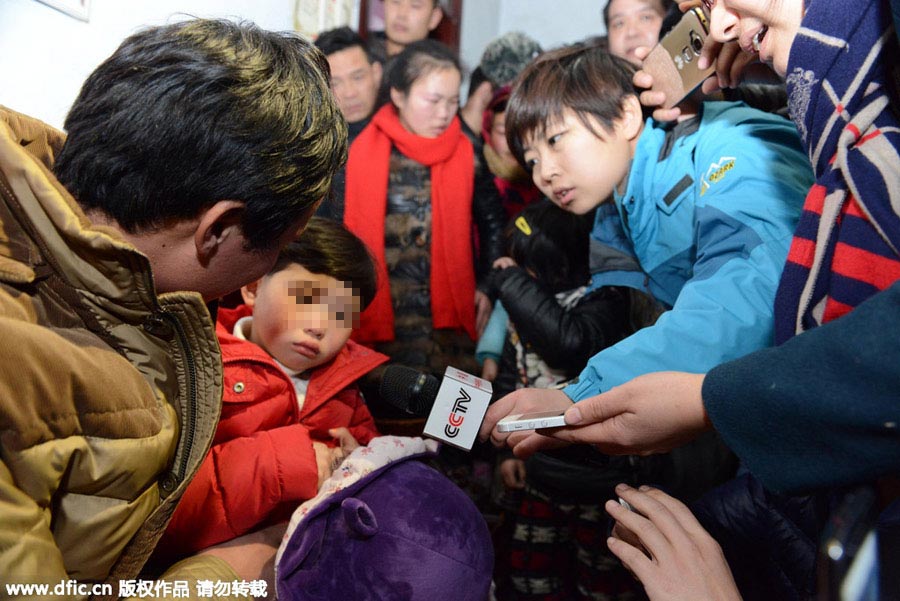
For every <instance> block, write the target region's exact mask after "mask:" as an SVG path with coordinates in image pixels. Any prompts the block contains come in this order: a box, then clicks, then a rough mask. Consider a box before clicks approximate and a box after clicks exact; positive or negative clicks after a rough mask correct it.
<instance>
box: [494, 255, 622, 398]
mask: <svg viewBox="0 0 900 601" xmlns="http://www.w3.org/2000/svg"><path fill="white" fill-rule="evenodd" d="M485 284H486V292H487V294H488V296H489V297H491V298H492V299H499V300H500V301H501V302H502V303H503V306H504V307H505V308H506V310H507V312H508V313H509V319H510V321H511V322H513V323H514V324H516V331H517V332H518V334H519V337H520V338H521V339H522V341H523V342H525V343H527V344H531V345H532V346H534V347H535V350H536V352H537V354H538V355H539V356H540V357H541V359H543V360H544V362H545V363H546V364H547V365H549V366H550V367H552V368H553V369H560V370H563V371H566V372H571V373H572V375H577V374H578V372H579V371H581V369H583V368H584V366H585V364H586V363H587V361H588V359H590V358H591V357H592V356H593V355H594V354H595V353H597V352H598V351H599V350H601V349H604V348H606V347H607V346H609V345H611V344H614V343H616V342H618V341H619V340H621V339H623V338H625V337H626V336H628V335H629V334H631V333H632V332H633V331H634V329H635V328H634V326H633V325H632V323H631V312H630V307H631V299H630V296H631V295H632V294H640V292H637V291H635V290H632V289H631V288H625V287H619V286H606V287H603V288H600V289H599V290H597V291H596V292H593V293H591V294H590V295H588V296H586V297H585V298H583V299H582V300H581V302H580V303H578V305H577V306H575V307H573V308H571V309H568V310H567V309H565V308H564V307H562V306H561V305H560V304H559V303H558V302H557V300H556V297H555V295H554V294H553V293H552V292H550V291H549V290H547V289H546V288H544V287H543V286H541V285H540V284H539V283H538V282H537V281H536V280H535V279H534V278H532V277H531V276H530V275H528V273H526V272H525V270H524V269H522V268H521V267H508V268H506V269H495V270H493V271H492V272H491V274H490V277H489V278H487V280H486V282H485ZM498 387H502V386H498ZM513 387H515V385H513Z"/></svg>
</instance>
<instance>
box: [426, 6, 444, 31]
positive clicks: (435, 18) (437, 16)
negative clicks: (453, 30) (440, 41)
mask: <svg viewBox="0 0 900 601" xmlns="http://www.w3.org/2000/svg"><path fill="white" fill-rule="evenodd" d="M434 4H435V6H434V8H433V9H431V18H430V19H428V31H434V30H435V29H437V26H438V25H440V24H441V19H443V18H444V9H443V8H441V7H440V6H438V5H437V2H435V3H434Z"/></svg>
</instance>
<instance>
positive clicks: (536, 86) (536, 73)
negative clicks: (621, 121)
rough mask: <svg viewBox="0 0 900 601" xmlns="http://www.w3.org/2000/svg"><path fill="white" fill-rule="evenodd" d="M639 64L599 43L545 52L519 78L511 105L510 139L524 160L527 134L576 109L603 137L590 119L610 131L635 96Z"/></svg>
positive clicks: (508, 117) (508, 115)
mask: <svg viewBox="0 0 900 601" xmlns="http://www.w3.org/2000/svg"><path fill="white" fill-rule="evenodd" d="M634 71H635V68H634V66H632V65H631V63H629V62H628V61H626V60H625V59H622V58H619V57H617V56H613V55H611V54H610V53H609V52H607V51H605V50H603V49H601V48H599V47H597V46H586V45H584V44H575V45H572V46H568V47H564V48H559V49H557V50H551V51H550V52H546V53H544V54H542V55H541V56H539V57H538V58H537V59H535V60H534V61H533V62H532V63H531V64H529V65H528V66H527V67H525V70H524V71H522V74H521V75H519V77H518V79H516V82H515V85H514V86H513V90H512V95H511V96H510V98H509V103H508V104H507V106H506V140H507V142H508V144H509V149H510V151H511V152H512V153H513V155H514V156H515V157H516V160H518V161H519V162H520V163H521V164H523V165H524V164H525V158H524V148H523V145H524V141H525V138H526V137H530V136H540V135H542V133H543V131H544V129H545V128H546V127H547V126H548V125H549V124H551V123H553V122H555V121H559V120H561V119H562V116H563V113H564V112H565V110H566V109H571V110H573V111H574V112H575V113H576V114H577V115H578V117H579V118H580V119H581V121H582V123H583V124H584V126H585V127H587V128H588V130H589V131H591V132H593V133H594V134H595V135H596V136H598V137H602V136H601V133H602V132H599V131H596V128H595V127H594V126H593V124H592V123H591V122H590V121H589V119H588V117H589V116H592V117H594V118H595V119H596V120H597V122H598V123H599V124H600V126H601V127H603V128H604V129H605V130H606V132H610V131H612V128H613V124H614V122H615V120H616V119H618V118H619V117H621V116H622V110H623V107H624V102H625V99H626V98H627V97H628V96H636V95H637V90H636V89H635V87H634V84H633V83H632V81H631V79H632V77H633V75H634Z"/></svg>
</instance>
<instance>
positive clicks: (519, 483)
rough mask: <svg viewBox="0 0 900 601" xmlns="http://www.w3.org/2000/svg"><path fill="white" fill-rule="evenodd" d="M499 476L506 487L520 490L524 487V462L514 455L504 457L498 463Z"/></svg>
mask: <svg viewBox="0 0 900 601" xmlns="http://www.w3.org/2000/svg"><path fill="white" fill-rule="evenodd" d="M500 476H501V477H502V478H503V485H504V486H505V487H506V488H510V489H512V490H522V489H523V488H525V462H524V461H522V460H521V459H516V458H514V457H513V458H510V459H504V460H503V461H502V462H501V463H500Z"/></svg>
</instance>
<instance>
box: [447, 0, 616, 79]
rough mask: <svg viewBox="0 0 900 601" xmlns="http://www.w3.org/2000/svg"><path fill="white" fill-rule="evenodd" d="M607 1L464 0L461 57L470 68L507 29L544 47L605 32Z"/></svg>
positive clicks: (472, 67) (475, 64)
mask: <svg viewBox="0 0 900 601" xmlns="http://www.w3.org/2000/svg"><path fill="white" fill-rule="evenodd" d="M605 4H606V0H463V8H462V35H461V36H460V49H459V52H460V58H461V59H462V61H463V65H464V66H465V67H466V68H467V69H468V70H469V71H471V70H472V69H474V68H475V67H476V66H477V65H478V62H479V60H480V59H481V53H482V52H483V51H484V48H485V46H487V44H488V43H489V42H490V41H491V40H493V39H494V38H496V37H498V36H500V35H503V34H504V33H506V32H508V31H522V32H525V33H527V34H528V35H530V36H531V37H533V38H534V39H536V40H537V41H538V42H540V44H541V46H543V47H544V49H545V50H549V49H551V48H554V47H556V46H560V45H562V44H569V43H572V42H577V41H578V40H582V39H584V38H586V37H589V36H594V35H600V34H603V33H606V27H605V26H604V24H603V7H604V6H605Z"/></svg>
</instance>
